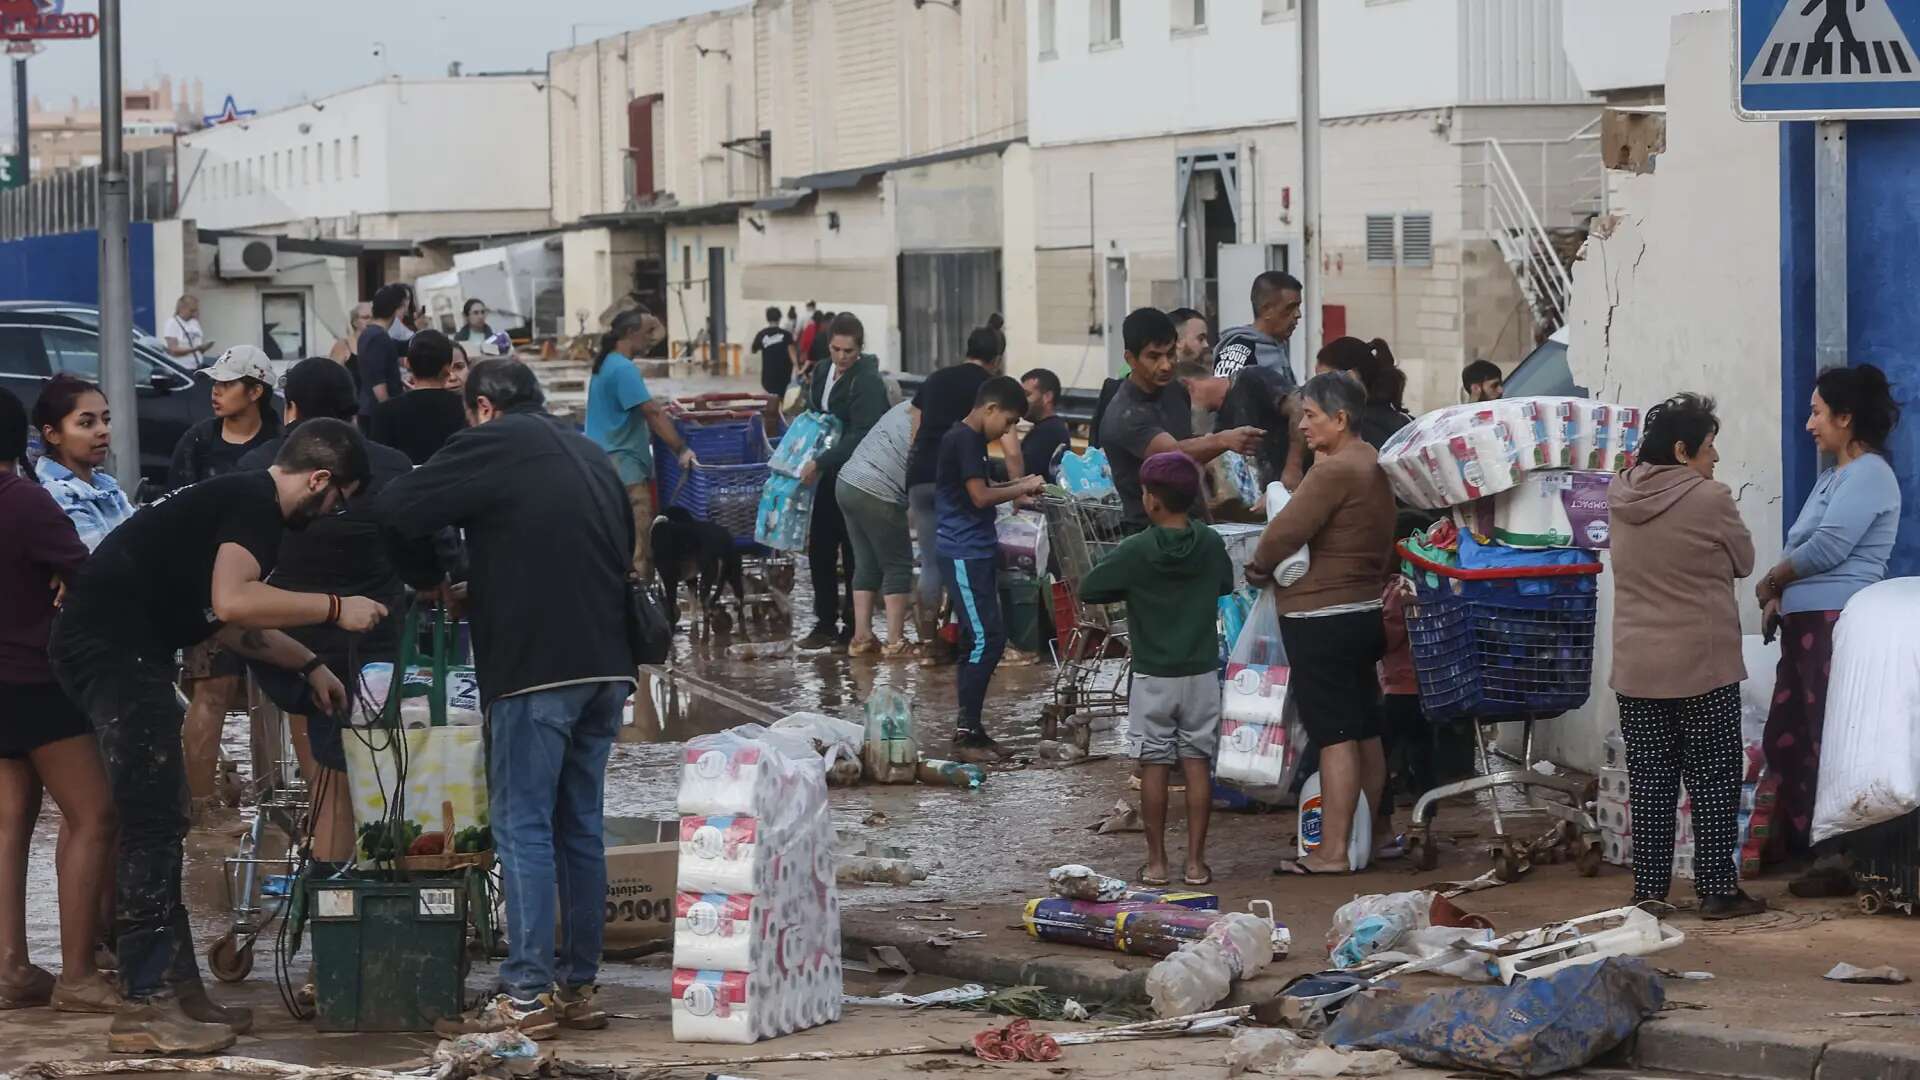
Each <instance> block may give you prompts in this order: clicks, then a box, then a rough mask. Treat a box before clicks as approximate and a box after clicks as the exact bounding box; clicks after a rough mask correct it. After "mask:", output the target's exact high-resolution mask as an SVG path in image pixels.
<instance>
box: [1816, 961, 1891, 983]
mask: <svg viewBox="0 0 1920 1080" xmlns="http://www.w3.org/2000/svg"><path fill="white" fill-rule="evenodd" d="M1821 978H1825V979H1832V980H1833V981H1834V982H1844V983H1876V984H1879V985H1883V986H1898V985H1899V984H1901V983H1904V982H1912V981H1913V980H1911V979H1909V978H1907V973H1906V972H1904V971H1901V970H1900V969H1899V968H1897V967H1893V966H1892V965H1889V964H1882V965H1881V966H1879V967H1875V968H1863V967H1855V966H1854V965H1852V964H1849V963H1846V962H1845V961H1842V962H1841V963H1838V964H1835V965H1833V970H1832V971H1829V972H1827V973H1826V974H1825V975H1823V976H1821Z"/></svg>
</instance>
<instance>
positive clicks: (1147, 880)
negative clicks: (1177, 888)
mask: <svg viewBox="0 0 1920 1080" xmlns="http://www.w3.org/2000/svg"><path fill="white" fill-rule="evenodd" d="M1133 882H1134V884H1136V885H1145V886H1146V887H1148V888H1150V889H1162V888H1165V887H1167V886H1168V885H1171V884H1173V879H1171V878H1155V877H1148V876H1147V864H1146V863H1141V864H1140V869H1139V870H1138V871H1137V872H1136V873H1135V874H1134V875H1133Z"/></svg>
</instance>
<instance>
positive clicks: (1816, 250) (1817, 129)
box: [1813, 120, 1847, 468]
mask: <svg viewBox="0 0 1920 1080" xmlns="http://www.w3.org/2000/svg"><path fill="white" fill-rule="evenodd" d="M1846 364H1847V122H1846V121H1845V120H1822V121H1820V122H1818V123H1816V124H1815V125H1814V147H1813V372H1814V374H1815V375H1816V376H1817V375H1819V374H1820V373H1821V372H1823V371H1826V370H1828V369H1829V368H1837V367H1845V366H1846ZM1820 458H1821V460H1820V465H1821V467H1822V468H1825V467H1827V466H1828V465H1831V464H1833V460H1832V457H1831V456H1830V455H1827V454H1822V455H1821V456H1820Z"/></svg>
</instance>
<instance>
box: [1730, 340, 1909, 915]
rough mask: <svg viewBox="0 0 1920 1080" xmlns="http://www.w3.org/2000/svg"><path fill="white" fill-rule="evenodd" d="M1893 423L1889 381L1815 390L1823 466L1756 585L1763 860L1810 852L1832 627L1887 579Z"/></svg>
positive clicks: (1844, 887)
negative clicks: (1761, 671) (1771, 660)
mask: <svg viewBox="0 0 1920 1080" xmlns="http://www.w3.org/2000/svg"><path fill="white" fill-rule="evenodd" d="M1899 422H1900V406H1899V405H1897V404H1896V403H1895V402H1894V400H1893V391H1892V388H1891V387H1890V386H1888V385H1887V377H1886V375H1885V374H1884V373H1882V372H1881V370H1880V369H1879V368H1877V367H1874V366H1873V365H1871V364H1862V365H1860V366H1858V367H1846V368H1835V369H1833V370H1830V371H1826V372H1823V373H1822V374H1821V375H1820V377H1819V378H1818V379H1817V380H1815V382H1814V391H1813V405H1812V414H1811V415H1810V416H1809V417H1808V418H1807V431H1808V433H1810V434H1811V435H1812V436H1813V441H1814V444H1815V445H1816V446H1817V447H1819V449H1820V452H1821V453H1823V454H1827V455H1831V456H1832V458H1833V466H1832V467H1831V468H1829V469H1827V470H1826V471H1824V472H1822V473H1821V474H1820V479H1819V480H1818V482H1816V483H1815V484H1814V486H1813V493H1812V494H1811V495H1809V496H1808V497H1807V502H1806V505H1805V506H1803V507H1801V508H1800V516H1799V517H1798V518H1797V519H1795V521H1794V523H1793V528H1791V529H1789V530H1787V544H1786V550H1785V551H1784V552H1783V553H1782V555H1781V559H1780V562H1779V564H1778V565H1777V566H1775V567H1774V568H1773V569H1771V570H1769V571H1767V573H1766V575H1765V576H1764V577H1762V578H1761V579H1760V583H1759V585H1758V586H1757V587H1756V588H1755V595H1756V596H1757V598H1758V599H1759V601H1760V605H1761V609H1762V611H1763V612H1764V615H1763V618H1762V624H1763V626H1764V628H1765V630H1766V633H1767V636H1768V637H1769V638H1771V637H1772V636H1773V635H1774V634H1776V633H1778V634H1780V635H1781V641H1780V668H1779V671H1778V674H1776V676H1775V684H1774V693H1773V708H1772V711H1771V712H1770V713H1769V714H1768V716H1767V727H1766V735H1765V747H1766V755H1767V770H1768V772H1769V774H1770V775H1771V776H1772V777H1773V778H1774V779H1775V781H1776V782H1777V783H1778V784H1779V795H1778V802H1777V804H1776V807H1777V808H1776V809H1775V810H1774V820H1773V831H1772V833H1771V835H1770V837H1769V839H1768V841H1767V848H1766V851H1765V852H1764V853H1763V856H1762V857H1763V858H1764V859H1765V861H1768V862H1779V861H1782V860H1785V859H1788V858H1792V857H1794V856H1797V855H1800V854H1803V853H1805V852H1806V851H1807V849H1808V845H1809V841H1810V834H1811V832H1812V827H1813V801H1814V790H1815V786H1816V784H1817V782H1818V781H1819V778H1820V737H1821V733H1822V730H1823V728H1824V727H1825V721H1826V707H1827V676H1828V673H1829V670H1830V668H1831V666H1832V659H1833V627H1834V624H1835V623H1837V622H1839V621H1840V612H1841V609H1843V608H1845V607H1846V605H1847V601H1848V600H1849V599H1851V598H1852V597H1853V594H1854V593H1857V592H1859V591H1860V590H1861V589H1864V588H1866V587H1867V586H1869V585H1871V584H1873V583H1874V582H1876V581H1879V580H1880V579H1882V578H1884V577H1886V575H1887V559H1888V557H1889V556H1890V555H1891V554H1892V553H1893V541H1894V536H1895V534H1896V533H1897V532H1898V531H1899V527H1900V485H1899V482H1898V481H1897V480H1896V479H1895V478H1894V475H1893V467H1892V466H1891V465H1889V464H1888V463H1887V437H1888V436H1889V435H1891V434H1892V433H1893V428H1894V425H1895V424H1898V423H1899ZM1790 888H1791V889H1792V891H1793V893H1794V894H1795V895H1797V896H1826V895H1840V896H1844V895H1846V894H1847V893H1849V892H1851V891H1852V881H1851V874H1850V873H1849V872H1848V869H1847V864H1846V861H1845V859H1844V858H1843V857H1840V856H1838V855H1837V854H1833V853H1828V854H1827V855H1826V856H1823V857H1822V858H1821V860H1820V861H1818V862H1816V863H1815V864H1814V866H1813V868H1812V869H1810V870H1808V871H1807V873H1806V874H1805V875H1803V876H1802V877H1801V878H1799V879H1798V880H1796V881H1795V882H1793V884H1792V885H1791V886H1790Z"/></svg>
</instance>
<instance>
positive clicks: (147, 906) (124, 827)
mask: <svg viewBox="0 0 1920 1080" xmlns="http://www.w3.org/2000/svg"><path fill="white" fill-rule="evenodd" d="M48 652H49V656H50V659H51V660H52V661H53V668H54V675H55V677H57V678H58V679H59V680H60V685H61V686H62V687H63V688H64V689H65V690H66V692H67V696H68V697H69V698H71V699H72V700H73V701H74V703H75V704H77V705H79V706H80V708H81V710H82V711H84V712H85V713H86V714H87V716H88V718H89V719H91V720H92V721H93V727H94V732H95V734H96V735H97V737H98V738H99V741H100V756H101V759H102V760H103V761H104V762H105V764H106V768H107V782H108V784H109V786H110V787H111V789H112V791H113V804H114V809H115V810H116V811H118V813H119V816H120V839H119V851H118V858H117V862H116V865H115V869H114V930H115V935H116V939H117V944H116V949H117V951H118V954H119V958H120V988H121V992H122V993H123V994H125V995H126V997H127V998H128V1000H130V1001H136V1002H139V1001H147V1000H150V999H152V998H155V997H161V996H164V995H167V994H169V993H173V992H175V991H177V990H178V989H179V988H180V987H183V986H189V985H192V986H198V985H199V984H200V981H201V980H200V969H199V966H198V964H197V962H196V961H195V958H194V951H193V935H192V931H191V928H190V926H189V923H188V920H187V907H186V903H185V902H184V900H183V899H182V896H181V891H180V873H181V857H182V854H183V848H184V841H185V839H186V835H187V769H186V762H185V760H184V757H183V750H182V747H181V745H180V729H181V726H182V725H183V724H184V723H185V722H186V712H185V710H184V709H182V708H181V706H180V699H179V698H178V696H176V695H175V693H174V689H173V664H172V663H171V658H169V661H168V662H166V663H160V662H157V661H152V660H147V659H143V658H142V657H140V656H139V655H138V654H137V651H136V650H135V649H133V648H130V647H128V646H126V645H123V644H121V643H118V642H114V641H111V640H109V639H108V638H106V637H105V636H103V635H101V634H99V633H97V632H95V631H94V630H93V629H92V628H91V627H89V626H88V625H85V620H84V619H81V618H74V617H71V616H70V615H69V614H62V615H61V616H60V617H59V618H58V619H56V620H55V621H54V628H53V639H52V642H51V644H50V647H49V650H48Z"/></svg>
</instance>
